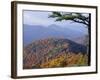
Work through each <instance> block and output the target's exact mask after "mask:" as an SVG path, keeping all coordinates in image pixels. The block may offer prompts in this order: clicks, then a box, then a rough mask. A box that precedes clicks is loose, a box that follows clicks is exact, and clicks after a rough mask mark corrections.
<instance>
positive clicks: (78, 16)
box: [49, 12, 90, 27]
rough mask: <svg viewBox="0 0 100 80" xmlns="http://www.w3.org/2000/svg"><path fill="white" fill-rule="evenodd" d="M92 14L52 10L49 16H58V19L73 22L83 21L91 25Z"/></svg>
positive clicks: (82, 22)
mask: <svg viewBox="0 0 100 80" xmlns="http://www.w3.org/2000/svg"><path fill="white" fill-rule="evenodd" d="M89 16H90V14H89V15H87V16H86V15H84V14H82V13H64V12H52V14H51V15H49V18H56V21H63V20H70V21H73V22H77V23H81V24H84V25H86V26H87V27H89V25H90V19H89V18H90V17H89Z"/></svg>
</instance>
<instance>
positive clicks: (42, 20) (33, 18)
mask: <svg viewBox="0 0 100 80" xmlns="http://www.w3.org/2000/svg"><path fill="white" fill-rule="evenodd" d="M50 14H52V12H46V11H31V10H24V11H23V20H24V21H23V24H27V25H42V26H44V27H48V26H49V25H52V24H56V25H58V26H60V27H63V28H64V27H68V28H70V29H74V30H78V31H80V32H84V33H86V34H87V32H88V31H87V28H86V26H85V25H84V24H79V23H75V22H71V21H64V20H63V21H61V22H59V21H55V18H48V16H49V15H50ZM84 15H88V14H84Z"/></svg>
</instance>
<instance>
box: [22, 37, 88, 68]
mask: <svg viewBox="0 0 100 80" xmlns="http://www.w3.org/2000/svg"><path fill="white" fill-rule="evenodd" d="M86 50H87V48H86V46H84V45H81V44H77V43H75V42H73V41H71V40H68V39H63V38H48V39H44V40H37V41H34V42H32V43H31V44H29V45H27V46H26V47H25V48H24V53H23V55H24V56H23V63H24V69H27V68H38V67H40V65H41V64H43V63H45V62H47V61H50V60H53V59H55V58H57V57H60V56H61V55H65V54H70V56H71V55H72V54H73V53H74V54H76V55H77V54H79V53H80V54H82V55H84V54H86ZM69 59H70V58H69ZM76 65H77V64H76Z"/></svg>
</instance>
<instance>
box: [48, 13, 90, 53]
mask: <svg viewBox="0 0 100 80" xmlns="http://www.w3.org/2000/svg"><path fill="white" fill-rule="evenodd" d="M49 18H55V19H56V20H55V21H63V20H65V21H68V20H70V21H72V22H76V23H80V24H84V25H85V26H86V28H88V37H86V40H87V41H86V42H87V44H86V45H87V54H88V52H89V51H88V50H89V33H90V26H91V24H90V23H91V21H90V20H91V14H89V15H84V13H65V12H52V14H51V15H49Z"/></svg>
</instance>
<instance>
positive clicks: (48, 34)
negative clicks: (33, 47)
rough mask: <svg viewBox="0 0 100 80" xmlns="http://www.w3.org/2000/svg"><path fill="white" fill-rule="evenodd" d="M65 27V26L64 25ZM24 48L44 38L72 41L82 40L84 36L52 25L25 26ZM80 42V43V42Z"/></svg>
mask: <svg viewBox="0 0 100 80" xmlns="http://www.w3.org/2000/svg"><path fill="white" fill-rule="evenodd" d="M66 26H67V25H66ZM23 36H24V37H23V38H24V46H26V45H28V44H30V43H32V42H33V41H36V40H40V39H46V38H62V37H63V38H66V39H70V40H72V41H74V39H76V40H77V38H80V37H82V39H83V38H84V36H85V34H84V33H82V32H79V31H76V30H72V29H69V28H68V27H60V26H58V25H55V24H52V25H49V26H42V25H27V24H24V27H23ZM80 42H81V41H80Z"/></svg>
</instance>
